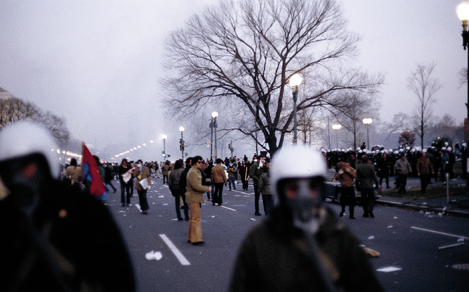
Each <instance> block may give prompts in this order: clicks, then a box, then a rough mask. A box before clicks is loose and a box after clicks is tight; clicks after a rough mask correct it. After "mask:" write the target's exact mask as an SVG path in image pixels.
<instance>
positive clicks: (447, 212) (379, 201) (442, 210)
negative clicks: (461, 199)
mask: <svg viewBox="0 0 469 292" xmlns="http://www.w3.org/2000/svg"><path fill="white" fill-rule="evenodd" d="M375 202H376V203H377V204H381V205H386V206H392V207H397V208H402V209H412V210H416V211H429V212H435V213H443V214H445V215H451V216H457V217H465V218H469V212H468V211H461V210H453V209H449V208H446V207H427V206H422V205H414V204H403V203H398V202H393V201H387V200H382V199H377V200H376V201H375Z"/></svg>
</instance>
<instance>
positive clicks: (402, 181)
mask: <svg viewBox="0 0 469 292" xmlns="http://www.w3.org/2000/svg"><path fill="white" fill-rule="evenodd" d="M406 185H407V174H401V173H399V174H398V175H397V186H398V190H397V192H398V193H399V194H405V193H406V191H405V187H406Z"/></svg>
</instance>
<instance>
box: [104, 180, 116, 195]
mask: <svg viewBox="0 0 469 292" xmlns="http://www.w3.org/2000/svg"><path fill="white" fill-rule="evenodd" d="M106 185H110V186H111V188H112V189H113V190H114V193H115V192H116V191H117V189H116V188H115V187H114V186H113V185H112V181H111V180H110V181H108V182H107V183H106Z"/></svg>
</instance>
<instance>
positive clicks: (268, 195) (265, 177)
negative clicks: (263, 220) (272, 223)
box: [259, 163, 274, 216]
mask: <svg viewBox="0 0 469 292" xmlns="http://www.w3.org/2000/svg"><path fill="white" fill-rule="evenodd" d="M269 169H270V163H266V164H265V166H264V170H263V171H262V174H261V177H260V179H259V192H260V193H261V194H262V203H263V205H264V214H265V215H266V216H269V215H270V213H271V212H272V210H273V209H274V196H273V194H272V189H271V187H270V173H269V172H270V171H269Z"/></svg>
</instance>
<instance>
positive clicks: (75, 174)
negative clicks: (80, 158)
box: [64, 158, 82, 189]
mask: <svg viewBox="0 0 469 292" xmlns="http://www.w3.org/2000/svg"><path fill="white" fill-rule="evenodd" d="M64 178H68V179H70V184H71V185H72V186H74V187H75V188H77V189H80V187H81V180H82V170H81V167H79V166H78V164H77V160H76V159H75V158H72V159H71V160H70V166H69V167H67V169H65V173H64Z"/></svg>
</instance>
